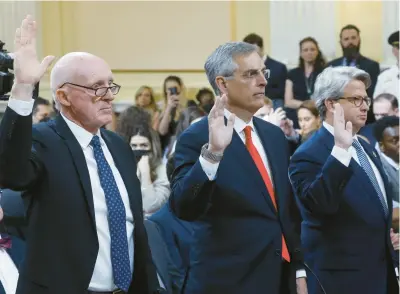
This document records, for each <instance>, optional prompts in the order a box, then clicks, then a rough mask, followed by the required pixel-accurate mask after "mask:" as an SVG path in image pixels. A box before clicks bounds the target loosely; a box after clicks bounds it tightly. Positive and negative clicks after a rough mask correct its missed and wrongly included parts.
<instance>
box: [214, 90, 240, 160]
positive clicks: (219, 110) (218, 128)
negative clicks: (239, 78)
mask: <svg viewBox="0 0 400 294" xmlns="http://www.w3.org/2000/svg"><path fill="white" fill-rule="evenodd" d="M226 102H227V97H226V95H225V94H224V95H222V97H217V99H216V101H215V104H214V106H213V108H212V109H211V111H210V113H209V115H208V128H209V144H210V148H211V149H212V151H214V152H218V153H221V152H223V151H224V150H225V148H226V147H228V145H229V144H230V143H231V141H232V134H233V124H234V122H235V115H234V114H231V115H230V117H229V118H228V122H227V124H226V125H225V116H224V109H225V106H226Z"/></svg>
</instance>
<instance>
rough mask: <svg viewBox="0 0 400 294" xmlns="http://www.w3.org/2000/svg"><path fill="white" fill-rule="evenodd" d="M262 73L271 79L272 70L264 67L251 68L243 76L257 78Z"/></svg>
mask: <svg viewBox="0 0 400 294" xmlns="http://www.w3.org/2000/svg"><path fill="white" fill-rule="evenodd" d="M260 74H261V75H262V76H263V77H264V78H265V79H266V80H268V79H269V76H270V75H271V72H270V70H269V69H262V70H256V69H251V70H249V71H247V72H245V73H244V74H242V77H244V78H246V79H255V78H256V77H257V76H259V75H260Z"/></svg>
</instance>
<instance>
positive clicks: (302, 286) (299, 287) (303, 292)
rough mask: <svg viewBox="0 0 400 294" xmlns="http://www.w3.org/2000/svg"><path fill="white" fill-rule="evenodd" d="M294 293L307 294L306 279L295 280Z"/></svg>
mask: <svg viewBox="0 0 400 294" xmlns="http://www.w3.org/2000/svg"><path fill="white" fill-rule="evenodd" d="M296 291H297V294H308V290H307V280H306V278H298V279H296Z"/></svg>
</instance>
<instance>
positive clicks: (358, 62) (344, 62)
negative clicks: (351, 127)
mask: <svg viewBox="0 0 400 294" xmlns="http://www.w3.org/2000/svg"><path fill="white" fill-rule="evenodd" d="M340 45H341V46H342V50H343V56H342V57H340V58H337V59H334V60H332V61H331V62H329V63H328V66H354V67H357V68H359V69H362V70H364V71H366V72H367V73H368V74H369V76H370V77H371V86H370V87H369V88H368V89H367V94H368V97H371V98H372V97H373V94H374V89H375V86H376V82H377V80H378V76H379V73H380V68H379V63H378V62H376V61H375V60H372V59H369V58H368V57H365V56H363V55H361V53H360V48H361V38H360V30H359V28H358V27H356V26H355V25H351V24H350V25H346V26H344V27H343V28H342V29H341V31H340ZM374 121H375V118H374V115H373V113H372V107H371V108H370V110H369V112H368V119H367V123H371V122H374Z"/></svg>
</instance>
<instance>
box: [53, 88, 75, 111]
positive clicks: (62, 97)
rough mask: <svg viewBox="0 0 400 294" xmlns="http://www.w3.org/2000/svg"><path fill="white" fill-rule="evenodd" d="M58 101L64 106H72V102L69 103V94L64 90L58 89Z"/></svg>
mask: <svg viewBox="0 0 400 294" xmlns="http://www.w3.org/2000/svg"><path fill="white" fill-rule="evenodd" d="M56 99H57V101H58V102H59V103H60V104H61V105H63V106H67V107H68V106H71V102H70V101H69V99H68V96H67V93H66V91H65V90H64V89H58V90H57V91H56Z"/></svg>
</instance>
